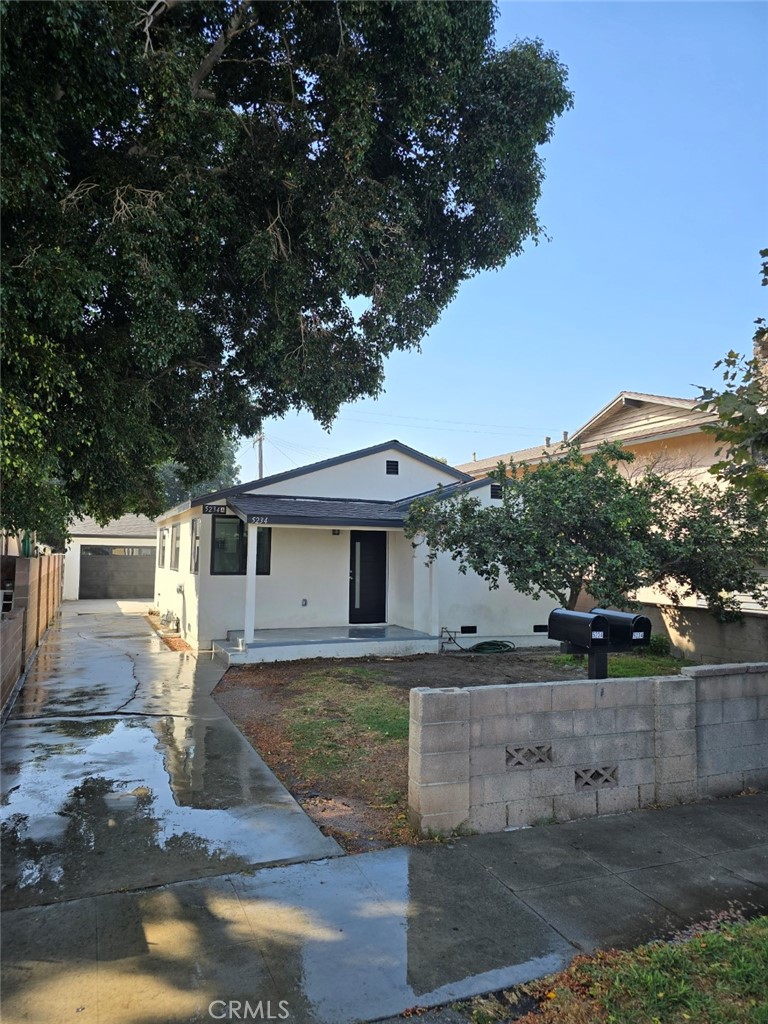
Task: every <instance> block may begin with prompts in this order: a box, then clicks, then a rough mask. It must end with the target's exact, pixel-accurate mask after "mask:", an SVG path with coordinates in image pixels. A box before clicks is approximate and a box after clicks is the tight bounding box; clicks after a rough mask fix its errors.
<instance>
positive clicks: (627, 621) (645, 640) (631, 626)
mask: <svg viewBox="0 0 768 1024" xmlns="http://www.w3.org/2000/svg"><path fill="white" fill-rule="evenodd" d="M592 614H593V615H600V616H602V618H604V619H605V620H606V622H607V623H608V626H609V627H610V630H611V643H612V644H623V645H625V646H626V647H644V646H647V645H648V644H649V643H650V642H651V620H650V619H649V618H647V616H645V615H633V614H632V612H614V611H611V610H610V609H608V608H593V609H592Z"/></svg>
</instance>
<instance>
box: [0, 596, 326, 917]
mask: <svg viewBox="0 0 768 1024" xmlns="http://www.w3.org/2000/svg"><path fill="white" fill-rule="evenodd" d="M146 607H147V606H146V604H145V603H142V602H114V601H79V602H72V603H67V604H65V605H64V609H63V613H62V617H61V622H60V624H59V625H58V626H56V627H55V628H54V629H52V630H50V632H49V633H48V636H47V637H46V640H45V642H44V644H43V646H42V648H41V650H40V652H39V655H38V657H37V659H36V661H35V663H34V664H33V666H32V668H31V670H30V671H29V673H28V677H27V680H26V684H25V686H24V688H23V690H22V692H21V694H20V695H19V698H18V700H17V702H16V705H15V706H14V709H13V712H12V714H11V717H10V718H9V720H8V722H7V723H6V726H5V728H4V730H3V750H2V769H3V774H2V807H1V808H0V821H1V822H2V844H3V845H2V855H3V856H2V886H3V904H4V907H5V908H6V909H8V908H13V907H23V906H32V905H38V904H43V903H54V902H58V901H61V900H71V899H75V898H78V897H81V896H87V895H96V894H100V893H109V892H113V891H114V890H115V889H117V888H121V889H133V888H141V887H145V886H154V885H158V884H161V883H165V882H175V881H181V880H189V879H194V878H200V877H203V876H208V875H215V874H221V873H223V872H227V871H241V870H243V869H248V868H253V867H257V866H262V865H265V864H276V863H290V862H292V861H305V860H314V859H316V858H320V857H327V856H336V855H339V854H341V852H342V851H341V849H340V848H339V847H338V845H337V844H336V843H335V842H334V841H333V840H331V839H329V838H328V837H326V836H324V835H323V834H322V833H321V832H320V831H319V830H318V829H317V827H316V826H315V825H314V824H313V823H312V821H310V819H309V818H308V817H307V816H306V814H305V813H304V812H303V811H302V810H301V808H300V807H299V805H298V804H297V803H296V801H295V800H294V799H293V797H292V796H291V795H290V794H289V793H288V792H287V790H286V789H285V788H284V787H283V786H282V785H281V784H280V783H279V782H278V781H277V779H276V778H275V776H274V775H273V774H272V772H271V771H269V769H268V768H267V767H266V765H265V764H264V762H263V761H262V760H261V758H260V757H259V756H258V754H257V753H256V752H255V751H254V750H253V748H252V747H251V746H250V744H249V743H248V742H247V741H246V740H245V739H244V738H243V737H242V735H241V734H240V732H239V731H238V730H237V729H236V728H235V727H234V726H233V725H232V723H231V722H230V720H229V719H228V718H227V717H226V715H224V714H223V712H222V711H221V709H220V708H219V707H218V705H217V704H216V702H215V701H214V700H213V699H212V698H211V696H210V694H211V691H212V690H213V688H214V686H215V685H216V683H217V682H218V680H219V678H220V677H221V674H222V672H223V667H222V665H221V664H220V663H218V662H215V661H213V660H212V659H211V657H210V656H209V655H208V656H206V655H200V656H199V657H195V656H194V655H192V654H188V653H176V652H173V651H170V650H169V649H168V648H167V647H166V646H165V644H163V643H162V641H161V640H160V639H159V637H158V636H157V635H156V634H155V633H154V632H153V630H152V629H151V627H150V625H149V623H148V622H147V620H146V619H145V617H144V613H145V612H146Z"/></svg>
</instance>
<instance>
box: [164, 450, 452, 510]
mask: <svg viewBox="0 0 768 1024" xmlns="http://www.w3.org/2000/svg"><path fill="white" fill-rule="evenodd" d="M385 451H396V452H399V453H400V454H401V455H407V456H409V457H410V458H412V459H415V460H416V461H417V462H421V463H423V464H424V465H425V466H432V467H433V468H434V469H439V470H440V471H441V472H442V473H447V474H448V475H449V476H453V477H455V478H456V479H457V480H458V481H461V480H471V476H470V475H469V474H468V473H463V472H462V471H461V470H459V469H456V468H455V467H454V466H449V465H447V464H446V463H445V462H438V460H437V459H433V458H431V457H430V456H429V455H424V454H423V453H422V452H418V451H416V449H415V448H409V447H408V445H405V444H403V443H402V442H401V441H385V442H384V443H383V444H376V445H373V446H372V447H370V448H360V449H358V450H357V451H354V452H348V453H347V454H346V455H336V456H334V458H332V459H323V461H322V462H313V463H310V465H308V466H299V467H298V468H297V469H289V470H288V471H287V472H285V473H276V474H274V475H273V476H265V477H263V478H262V479H261V480H251V481H250V482H249V483H243V484H235V485H234V487H227V488H225V489H224V490H221V491H212V492H211V493H210V494H200V495H196V496H195V497H193V498H192V499H191V502H190V504H191V505H192V506H193V507H194V506H195V505H202V504H208V503H209V502H211V501H212V500H215V499H217V498H229V497H230V496H232V495H235V494H237V495H241V494H243V493H244V492H246V491H255V490H259V489H260V488H262V487H266V486H267V485H272V484H278V483H282V482H283V481H284V480H293V479H295V478H296V477H300V476H307V475H308V474H309V473H318V472H320V471H321V470H323V469H330V468H331V467H332V466H341V465H343V464H344V463H347V462H354V461H356V460H357V459H364V458H367V456H369V455H377V454H378V453H379V452H385ZM166 515H167V513H166Z"/></svg>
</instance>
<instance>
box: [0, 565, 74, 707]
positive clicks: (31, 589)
mask: <svg viewBox="0 0 768 1024" xmlns="http://www.w3.org/2000/svg"><path fill="white" fill-rule="evenodd" d="M63 568H64V556H63V555H40V556H39V557H38V558H21V557H18V558H13V559H11V558H9V556H4V557H3V576H4V578H6V577H7V578H8V580H9V582H12V584H13V610H12V611H11V612H4V613H3V616H2V622H0V660H1V661H2V679H1V683H2V686H1V689H0V707H5V703H6V701H7V700H8V698H9V697H10V695H11V693H12V692H13V688H14V686H15V685H16V681H17V680H18V678H19V676H20V675H21V673H22V672H23V671H24V668H25V667H26V664H27V662H28V661H29V659H30V657H31V656H32V652H33V651H34V650H35V648H36V647H37V645H38V644H39V643H40V639H41V637H42V636H43V633H45V631H46V629H48V627H49V626H50V625H51V623H52V622H53V621H54V619H55V618H56V615H57V614H58V611H59V608H60V606H61V587H62V573H63Z"/></svg>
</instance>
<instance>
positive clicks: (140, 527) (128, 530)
mask: <svg viewBox="0 0 768 1024" xmlns="http://www.w3.org/2000/svg"><path fill="white" fill-rule="evenodd" d="M69 532H70V534H71V535H72V536H73V537H151V538H152V539H153V540H154V538H155V535H156V534H157V527H156V526H155V524H154V522H153V521H152V520H151V519H148V518H147V516H140V515H127V516H121V517H120V518H119V519H113V520H112V522H110V523H107V525H106V526H100V525H99V524H98V523H97V522H96V520H95V519H91V518H90V516H82V517H81V518H80V519H77V520H75V521H74V522H73V523H72V524H71V526H70V528H69Z"/></svg>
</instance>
